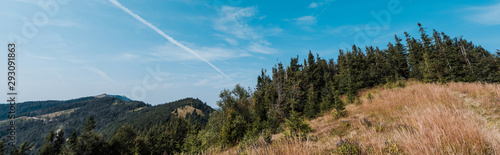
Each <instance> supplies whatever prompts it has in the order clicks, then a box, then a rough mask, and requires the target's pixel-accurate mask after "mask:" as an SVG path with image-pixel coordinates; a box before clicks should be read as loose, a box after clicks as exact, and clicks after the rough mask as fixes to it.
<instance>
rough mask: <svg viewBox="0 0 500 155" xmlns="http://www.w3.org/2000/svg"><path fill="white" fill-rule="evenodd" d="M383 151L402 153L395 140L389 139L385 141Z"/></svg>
mask: <svg viewBox="0 0 500 155" xmlns="http://www.w3.org/2000/svg"><path fill="white" fill-rule="evenodd" d="M384 151H385V152H386V153H388V154H403V152H402V151H401V149H400V148H399V146H398V145H397V144H396V142H394V141H392V140H389V141H385V148H384Z"/></svg>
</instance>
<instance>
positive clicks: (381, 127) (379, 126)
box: [375, 124, 387, 132]
mask: <svg viewBox="0 0 500 155" xmlns="http://www.w3.org/2000/svg"><path fill="white" fill-rule="evenodd" d="M386 128H387V126H386V125H385V124H377V125H375V131H376V132H384V131H385V129H386Z"/></svg>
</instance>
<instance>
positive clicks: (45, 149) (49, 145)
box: [38, 129, 56, 155]
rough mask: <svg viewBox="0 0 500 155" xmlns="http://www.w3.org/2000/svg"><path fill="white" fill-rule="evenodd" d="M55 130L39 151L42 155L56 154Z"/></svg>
mask: <svg viewBox="0 0 500 155" xmlns="http://www.w3.org/2000/svg"><path fill="white" fill-rule="evenodd" d="M54 138H55V136H54V130H53V129H52V130H50V132H49V134H48V135H47V137H45V144H43V146H42V148H41V149H40V150H38V153H39V154H40V155H52V154H56V152H55V151H54Z"/></svg>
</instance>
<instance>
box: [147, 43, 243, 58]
mask: <svg viewBox="0 0 500 155" xmlns="http://www.w3.org/2000/svg"><path fill="white" fill-rule="evenodd" d="M152 50H153V52H152V53H151V56H153V57H156V58H159V59H161V60H167V61H193V60H197V58H196V57H194V56H193V55H191V54H188V53H185V52H182V49H180V48H178V47H176V46H173V45H172V44H169V43H167V44H165V45H161V46H157V47H155V48H153V49H152ZM193 50H195V51H196V52H198V53H199V54H200V56H202V57H204V58H205V59H207V60H209V61H214V60H225V59H230V58H237V57H246V56H250V54H248V53H245V52H244V51H243V50H240V49H229V48H221V47H199V48H197V47H194V48H193Z"/></svg>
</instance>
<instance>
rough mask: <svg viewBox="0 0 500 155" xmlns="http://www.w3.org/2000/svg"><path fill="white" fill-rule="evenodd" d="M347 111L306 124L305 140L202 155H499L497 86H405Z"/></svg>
mask: <svg viewBox="0 0 500 155" xmlns="http://www.w3.org/2000/svg"><path fill="white" fill-rule="evenodd" d="M347 110H348V116H347V117H344V118H341V119H334V118H333V116H332V115H331V113H330V112H328V113H325V114H323V115H322V116H321V117H318V118H316V119H314V120H309V121H307V122H308V123H309V124H310V125H311V127H312V128H313V129H314V132H313V133H311V134H309V135H308V136H307V137H308V138H307V139H290V138H284V137H283V136H282V135H281V134H278V135H273V141H272V143H271V144H267V143H265V142H264V141H263V140H257V141H256V142H254V143H252V144H246V145H239V146H236V147H233V148H231V149H227V150H224V151H214V150H212V151H209V152H208V153H207V154H242V153H243V154H343V153H346V152H347V153H353V152H352V151H354V154H500V130H499V129H500V128H499V127H500V85H498V84H481V83H448V84H424V83H420V82H414V81H410V82H407V83H406V86H405V87H403V88H392V89H389V88H386V87H377V88H372V89H368V90H364V91H362V92H360V93H359V103H357V104H349V105H348V106H347ZM349 151H351V152H349Z"/></svg>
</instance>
